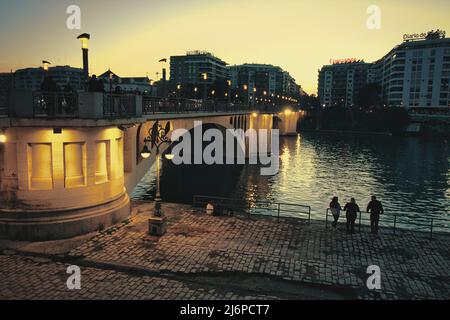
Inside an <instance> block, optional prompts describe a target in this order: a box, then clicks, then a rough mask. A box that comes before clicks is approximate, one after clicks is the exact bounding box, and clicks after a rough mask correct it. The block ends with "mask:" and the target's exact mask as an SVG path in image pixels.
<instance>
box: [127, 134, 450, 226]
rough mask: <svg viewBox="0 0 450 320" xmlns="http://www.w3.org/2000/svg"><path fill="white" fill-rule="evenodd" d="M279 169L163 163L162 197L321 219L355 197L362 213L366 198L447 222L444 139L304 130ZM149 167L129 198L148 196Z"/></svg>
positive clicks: (284, 148) (404, 217) (389, 211)
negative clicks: (293, 209) (303, 212)
mask: <svg viewBox="0 0 450 320" xmlns="http://www.w3.org/2000/svg"><path fill="white" fill-rule="evenodd" d="M280 157H281V163H280V171H279V173H278V174H277V175H275V176H269V177H267V176H261V175H260V170H259V167H258V166H252V165H243V166H203V165H202V166H186V165H183V166H175V165H173V164H172V163H170V162H169V161H167V160H164V163H163V170H162V175H161V195H162V198H163V199H164V201H167V202H177V203H192V197H193V195H209V196H221V197H231V198H237V199H245V200H247V201H249V202H254V201H261V200H264V201H272V202H287V203H296V204H306V205H308V206H310V207H311V217H312V218H313V219H321V220H324V219H325V211H326V208H327V207H328V204H329V202H330V200H331V198H332V197H333V196H338V197H339V200H340V203H341V205H344V204H345V203H346V202H347V201H348V200H349V199H350V197H354V198H356V201H357V203H358V204H359V205H360V207H361V209H362V210H364V211H365V208H366V205H367V203H368V201H369V200H370V196H371V195H376V196H377V197H378V199H379V200H381V201H382V203H383V205H384V207H385V211H386V215H388V216H391V217H392V216H393V215H397V216H399V217H400V221H403V222H405V226H406V223H407V222H419V223H421V224H428V223H429V219H427V218H429V217H434V218H438V219H443V220H439V223H440V224H443V225H446V226H447V227H448V226H450V223H449V220H450V219H449V218H450V164H449V161H450V145H449V141H448V140H444V139H424V138H417V137H388V136H369V135H350V134H349V135H345V134H318V133H302V134H299V135H298V136H296V137H283V138H281V140H280ZM154 194H155V172H154V168H153V169H152V170H151V171H150V172H149V173H148V174H147V175H146V176H145V177H144V179H143V180H142V181H141V183H140V184H139V185H138V186H137V187H136V189H135V191H134V194H133V198H134V199H139V200H144V199H145V200H148V199H153V197H154Z"/></svg>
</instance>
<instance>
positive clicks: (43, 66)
mask: <svg viewBox="0 0 450 320" xmlns="http://www.w3.org/2000/svg"><path fill="white" fill-rule="evenodd" d="M51 64H52V63H51V62H48V61H47V60H42V69H44V71H45V72H48V67H49V66H50V65H51Z"/></svg>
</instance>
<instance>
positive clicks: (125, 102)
mask: <svg viewBox="0 0 450 320" xmlns="http://www.w3.org/2000/svg"><path fill="white" fill-rule="evenodd" d="M103 115H104V116H105V117H109V118H130V117H134V116H136V96H135V95H134V94H110V93H106V94H104V95H103Z"/></svg>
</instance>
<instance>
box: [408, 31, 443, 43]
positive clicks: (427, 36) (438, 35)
mask: <svg viewBox="0 0 450 320" xmlns="http://www.w3.org/2000/svg"><path fill="white" fill-rule="evenodd" d="M443 38H445V31H443V30H439V29H438V30H436V31H434V30H431V31H429V32H422V33H412V34H404V35H403V41H415V40H435V39H443Z"/></svg>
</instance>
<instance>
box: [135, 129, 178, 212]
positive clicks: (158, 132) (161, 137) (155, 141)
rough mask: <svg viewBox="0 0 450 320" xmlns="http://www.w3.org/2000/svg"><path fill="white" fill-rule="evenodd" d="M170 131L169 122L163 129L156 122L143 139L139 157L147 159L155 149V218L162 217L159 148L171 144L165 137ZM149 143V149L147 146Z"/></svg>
mask: <svg viewBox="0 0 450 320" xmlns="http://www.w3.org/2000/svg"><path fill="white" fill-rule="evenodd" d="M169 131H170V122H167V124H166V127H165V128H163V127H162V126H161V125H160V124H159V121H156V122H155V124H154V125H153V127H152V128H151V129H150V130H149V131H148V136H147V137H146V138H145V139H144V142H145V145H144V148H142V151H141V157H142V158H144V159H148V158H149V157H150V156H151V150H153V148H156V154H155V156H156V196H155V217H162V212H161V191H160V162H161V155H160V147H161V146H162V145H164V144H169V145H170V143H171V140H170V138H169V137H168V136H167V135H168V133H169ZM149 143H150V148H149V147H148V146H147V144H149ZM173 158H174V155H173V154H171V153H169V154H166V159H168V160H172V159H173Z"/></svg>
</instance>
